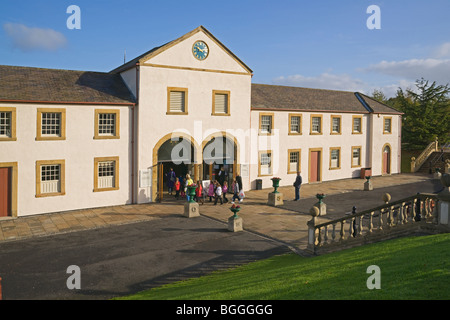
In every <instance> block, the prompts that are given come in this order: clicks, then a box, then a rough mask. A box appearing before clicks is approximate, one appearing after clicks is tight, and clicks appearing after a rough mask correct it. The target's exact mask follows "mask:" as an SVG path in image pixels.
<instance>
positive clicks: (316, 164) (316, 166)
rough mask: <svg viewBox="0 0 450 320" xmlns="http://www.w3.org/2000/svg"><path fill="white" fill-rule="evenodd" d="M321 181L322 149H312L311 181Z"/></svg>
mask: <svg viewBox="0 0 450 320" xmlns="http://www.w3.org/2000/svg"><path fill="white" fill-rule="evenodd" d="M317 181H320V151H311V154H310V169H309V182H317Z"/></svg>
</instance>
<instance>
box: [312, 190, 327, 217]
mask: <svg viewBox="0 0 450 320" xmlns="http://www.w3.org/2000/svg"><path fill="white" fill-rule="evenodd" d="M325 197H326V196H325V195H324V194H323V193H318V194H316V198H317V199H318V200H319V202H317V203H316V204H315V206H316V207H317V208H318V209H319V216H324V215H326V214H327V205H326V204H325V203H324V202H323V199H324V198H325Z"/></svg>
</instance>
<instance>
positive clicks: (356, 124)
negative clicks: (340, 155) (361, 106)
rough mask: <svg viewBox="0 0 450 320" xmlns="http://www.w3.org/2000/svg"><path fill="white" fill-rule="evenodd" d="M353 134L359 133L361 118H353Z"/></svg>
mask: <svg viewBox="0 0 450 320" xmlns="http://www.w3.org/2000/svg"><path fill="white" fill-rule="evenodd" d="M353 132H361V118H353Z"/></svg>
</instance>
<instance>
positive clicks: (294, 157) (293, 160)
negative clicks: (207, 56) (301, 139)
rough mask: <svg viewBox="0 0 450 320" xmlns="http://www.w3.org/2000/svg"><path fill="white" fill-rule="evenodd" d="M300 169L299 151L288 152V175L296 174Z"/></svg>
mask: <svg viewBox="0 0 450 320" xmlns="http://www.w3.org/2000/svg"><path fill="white" fill-rule="evenodd" d="M299 169H300V150H289V168H288V173H296V172H297V171H298V170H299Z"/></svg>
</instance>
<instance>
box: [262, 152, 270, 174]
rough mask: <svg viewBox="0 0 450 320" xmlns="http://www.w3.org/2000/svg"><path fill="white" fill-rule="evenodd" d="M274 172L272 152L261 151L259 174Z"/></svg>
mask: <svg viewBox="0 0 450 320" xmlns="http://www.w3.org/2000/svg"><path fill="white" fill-rule="evenodd" d="M271 174H272V153H271V152H261V153H260V155H259V175H261V176H264V175H271Z"/></svg>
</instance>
